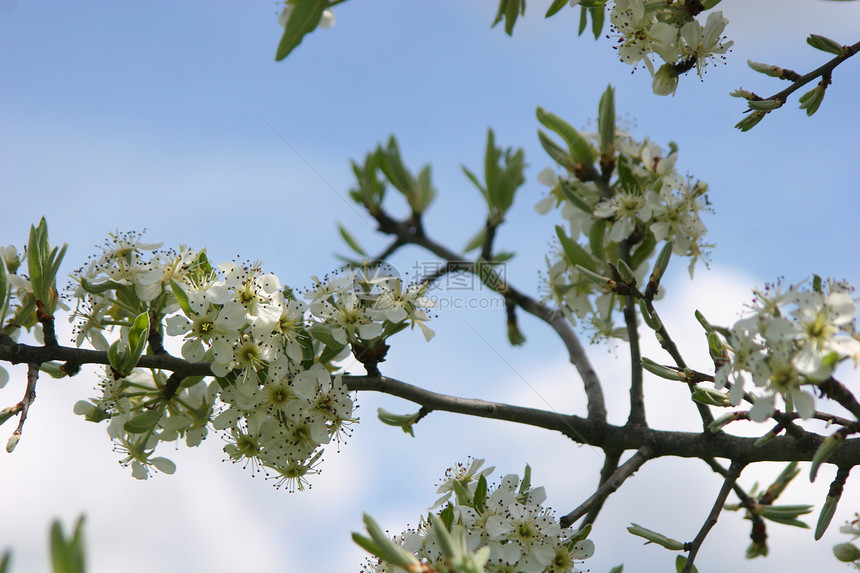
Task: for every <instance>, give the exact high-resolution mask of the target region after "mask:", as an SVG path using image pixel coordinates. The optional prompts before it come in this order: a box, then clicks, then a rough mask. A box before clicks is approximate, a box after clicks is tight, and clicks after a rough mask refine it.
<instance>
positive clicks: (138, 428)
mask: <svg viewBox="0 0 860 573" xmlns="http://www.w3.org/2000/svg"><path fill="white" fill-rule="evenodd" d="M160 418H161V412H159V411H158V410H145V411H144V412H141V413H140V414H138V415H137V416H135V417H134V418H132V419H131V420H129V421H128V422H126V423H125V424H123V425H122V428H123V430H125V431H126V432H128V433H129V434H145V433H146V432H148V431H150V430H151V429H152V428H154V427H155V424H157V423H158V420H159V419H160Z"/></svg>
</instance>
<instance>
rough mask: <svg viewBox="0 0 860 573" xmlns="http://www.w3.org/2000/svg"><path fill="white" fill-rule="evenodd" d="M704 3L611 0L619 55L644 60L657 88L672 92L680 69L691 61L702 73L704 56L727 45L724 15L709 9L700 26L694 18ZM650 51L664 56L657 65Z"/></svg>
mask: <svg viewBox="0 0 860 573" xmlns="http://www.w3.org/2000/svg"><path fill="white" fill-rule="evenodd" d="M708 4H716V3H715V2H709V3H708ZM702 9H703V6H702V3H701V2H693V1H692V0H686V1H685V0H680V1H678V0H658V1H656V2H652V1H649V2H646V1H645V0H615V3H614V5H613V6H612V9H611V10H610V12H609V20H610V22H611V23H612V30H613V31H614V32H615V33H616V34H618V45H617V46H616V48H617V50H618V57H619V58H620V59H621V61H622V62H624V63H627V64H630V65H633V66H636V65H637V64H639V63H640V62H642V63H644V65H645V67H647V68H648V71H649V72H651V76H652V77H653V82H652V89H653V90H654V93H655V94H658V95H669V94H674V93H675V90H676V89H677V87H678V76H679V75H680V74H681V73H683V72H686V71H687V70H690V69H692V68H693V67H695V68H696V71H697V72H698V74H699V76H700V77H701V75H702V73H703V71H704V68H705V65H706V64H707V62H708V60H710V59H712V58H714V57H716V56H720V55H722V54H725V53H726V52H727V51H728V50H729V48H731V46H732V44H733V42H731V41H727V40H726V38H725V36H723V31H724V30H725V28H726V25H727V24H728V20H727V19H726V18H725V17H724V16H723V14H722V12H711V13H710V14H708V17H707V20H706V21H705V25H704V26H702V24H701V23H700V22H699V21H698V20H697V19H696V18H695V16H696V15H698V14H699V13H700V12H701V11H702ZM652 56H657V57H658V58H660V59H661V60H662V61H663V63H662V64H661V65H660V67H659V68H657V69H656V70H655V69H654V63H653V62H652V61H651V58H652Z"/></svg>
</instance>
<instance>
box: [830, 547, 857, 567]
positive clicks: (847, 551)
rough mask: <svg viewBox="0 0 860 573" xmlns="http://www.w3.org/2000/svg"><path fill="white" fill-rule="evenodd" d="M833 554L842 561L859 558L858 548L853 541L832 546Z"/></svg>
mask: <svg viewBox="0 0 860 573" xmlns="http://www.w3.org/2000/svg"><path fill="white" fill-rule="evenodd" d="M833 555H835V556H836V558H837V559H838V560H840V561H842V562H844V563H851V562H852V561H857V560H858V559H860V549H858V548H857V546H856V545H854V544H853V543H839V544H837V545H834V546H833Z"/></svg>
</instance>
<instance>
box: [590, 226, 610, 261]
mask: <svg viewBox="0 0 860 573" xmlns="http://www.w3.org/2000/svg"><path fill="white" fill-rule="evenodd" d="M606 225H607V221H606V219H598V220H596V221H594V222H592V223H591V229H590V230H589V231H588V247H589V248H590V249H591V252H592V253H594V256H595V257H597V258H598V259H599V260H601V261H604V260H606V251H605V250H604V249H603V237H604V235H605V234H606Z"/></svg>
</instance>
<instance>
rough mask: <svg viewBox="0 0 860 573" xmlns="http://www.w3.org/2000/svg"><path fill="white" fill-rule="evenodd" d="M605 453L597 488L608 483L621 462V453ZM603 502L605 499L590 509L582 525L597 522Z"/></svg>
mask: <svg viewBox="0 0 860 573" xmlns="http://www.w3.org/2000/svg"><path fill="white" fill-rule="evenodd" d="M605 453H606V459H605V460H603V468H601V470H600V483H599V484H598V486H597V487H600V486H602V485H603V484H605V483H606V482H607V481H609V478H610V477H612V474H613V473H615V470H617V469H618V462H619V461H620V460H621V453H622V452H617V451H613V452H605ZM605 501H606V498H603V499H602V500H601V501H600V502H599V503H597V505H595V506H594V507H592V508H591V510H590V511H589V512H588V514H587V515H586V516H585V519H584V520H583V521H582V524H583V525H587V524H589V523H594V522H595V521H596V520H597V516H598V515H599V514H600V510H601V509H603V503H604V502H605Z"/></svg>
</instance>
